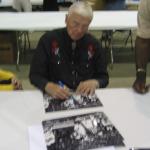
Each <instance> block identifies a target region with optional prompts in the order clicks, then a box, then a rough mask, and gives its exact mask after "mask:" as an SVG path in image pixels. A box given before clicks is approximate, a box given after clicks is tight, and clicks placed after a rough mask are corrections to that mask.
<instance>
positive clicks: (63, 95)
mask: <svg viewBox="0 0 150 150" xmlns="http://www.w3.org/2000/svg"><path fill="white" fill-rule="evenodd" d="M45 91H46V93H47V94H49V95H50V96H52V97H53V98H56V99H62V100H64V99H67V98H68V97H69V96H70V90H69V88H68V87H67V86H64V87H61V86H60V85H58V84H55V83H52V82H49V83H47V85H46V87H45Z"/></svg>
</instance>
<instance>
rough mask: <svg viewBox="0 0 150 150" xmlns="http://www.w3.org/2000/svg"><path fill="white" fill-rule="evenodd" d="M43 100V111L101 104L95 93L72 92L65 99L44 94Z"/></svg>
mask: <svg viewBox="0 0 150 150" xmlns="http://www.w3.org/2000/svg"><path fill="white" fill-rule="evenodd" d="M43 100H44V109H45V112H52V111H61V110H70V109H78V108H88V107H99V106H102V103H101V102H100V100H99V98H98V97H97V96H96V94H94V95H89V96H83V95H77V94H73V95H71V96H70V97H69V98H68V99H66V100H59V99H54V98H52V97H51V96H48V95H47V94H44V95H43Z"/></svg>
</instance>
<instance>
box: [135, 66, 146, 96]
mask: <svg viewBox="0 0 150 150" xmlns="http://www.w3.org/2000/svg"><path fill="white" fill-rule="evenodd" d="M133 89H134V90H135V91H136V92H138V93H140V94H144V93H146V92H148V86H146V71H145V70H144V69H143V68H139V69H137V72H136V80H135V81H134V83H133Z"/></svg>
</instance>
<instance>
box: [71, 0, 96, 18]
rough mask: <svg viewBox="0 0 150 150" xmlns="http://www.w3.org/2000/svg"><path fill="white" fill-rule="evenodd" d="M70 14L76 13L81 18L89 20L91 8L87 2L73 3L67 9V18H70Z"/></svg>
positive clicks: (91, 15)
mask: <svg viewBox="0 0 150 150" xmlns="http://www.w3.org/2000/svg"><path fill="white" fill-rule="evenodd" d="M72 13H77V14H79V15H81V16H83V17H88V18H89V19H91V20H92V18H93V10H92V7H91V6H90V5H89V4H88V3H87V2H83V1H77V2H74V3H73V4H72V5H71V6H70V7H69V10H68V16H70V15H71V14H72Z"/></svg>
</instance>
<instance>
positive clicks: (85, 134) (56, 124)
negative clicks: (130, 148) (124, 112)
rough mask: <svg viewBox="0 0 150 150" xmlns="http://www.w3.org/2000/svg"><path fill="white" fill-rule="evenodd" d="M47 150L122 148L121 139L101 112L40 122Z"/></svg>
mask: <svg viewBox="0 0 150 150" xmlns="http://www.w3.org/2000/svg"><path fill="white" fill-rule="evenodd" d="M42 126H43V131H44V135H45V142H46V147H47V150H88V149H96V148H102V147H104V146H124V142H123V140H124V139H123V137H122V136H121V134H120V133H119V132H118V130H117V129H116V128H115V127H114V126H113V124H112V123H111V122H110V121H109V120H108V118H107V117H106V115H105V114H104V113H103V112H95V113H90V114H84V115H78V116H73V117H67V118H61V119H55V120H47V121H43V122H42Z"/></svg>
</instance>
